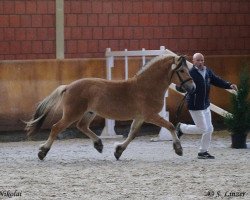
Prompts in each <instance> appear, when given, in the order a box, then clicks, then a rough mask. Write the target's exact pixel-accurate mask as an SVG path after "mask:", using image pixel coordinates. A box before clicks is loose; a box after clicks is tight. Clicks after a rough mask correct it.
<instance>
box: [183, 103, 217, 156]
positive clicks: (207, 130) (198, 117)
mask: <svg viewBox="0 0 250 200" xmlns="http://www.w3.org/2000/svg"><path fill="white" fill-rule="evenodd" d="M189 112H190V114H191V117H192V119H193V121H194V123H195V125H190V124H181V126H180V129H181V131H182V132H183V133H184V134H202V138H201V143H200V147H199V152H205V151H208V149H209V145H210V142H211V138H212V133H213V131H214V127H213V124H212V117H211V110H210V108H207V109H205V110H189Z"/></svg>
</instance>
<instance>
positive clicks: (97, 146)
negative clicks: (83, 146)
mask: <svg viewBox="0 0 250 200" xmlns="http://www.w3.org/2000/svg"><path fill="white" fill-rule="evenodd" d="M94 147H95V149H96V150H97V151H98V152H99V153H102V150H103V144H102V140H101V139H99V140H97V141H96V142H94Z"/></svg>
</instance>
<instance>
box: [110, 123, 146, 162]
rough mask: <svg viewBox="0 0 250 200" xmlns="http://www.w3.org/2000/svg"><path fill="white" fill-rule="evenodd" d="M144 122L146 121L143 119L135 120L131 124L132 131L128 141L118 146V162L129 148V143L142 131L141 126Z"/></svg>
mask: <svg viewBox="0 0 250 200" xmlns="http://www.w3.org/2000/svg"><path fill="white" fill-rule="evenodd" d="M143 121H144V120H142V119H134V121H133V122H132V124H131V127H130V131H129V134H128V137H127V138H126V140H125V141H124V142H123V143H121V144H118V145H116V147H115V152H114V155H115V157H116V159H117V160H119V158H120V157H121V155H122V153H123V151H124V150H125V149H126V148H127V146H128V145H129V143H130V142H131V141H132V140H133V139H134V138H135V137H136V135H137V133H138V131H139V130H140V127H141V125H142V124H143Z"/></svg>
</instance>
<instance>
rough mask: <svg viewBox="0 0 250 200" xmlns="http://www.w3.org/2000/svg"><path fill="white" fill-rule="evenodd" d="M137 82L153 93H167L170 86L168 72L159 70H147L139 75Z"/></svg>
mask: <svg viewBox="0 0 250 200" xmlns="http://www.w3.org/2000/svg"><path fill="white" fill-rule="evenodd" d="M137 84H138V86H139V87H140V88H143V90H146V92H148V93H149V94H150V93H151V94H152V95H161V94H165V92H166V90H167V88H168V86H169V81H168V74H166V73H163V72H161V71H160V70H159V71H155V70H154V71H153V70H147V71H145V72H143V73H142V74H140V75H138V76H137Z"/></svg>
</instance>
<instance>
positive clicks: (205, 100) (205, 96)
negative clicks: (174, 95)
mask: <svg viewBox="0 0 250 200" xmlns="http://www.w3.org/2000/svg"><path fill="white" fill-rule="evenodd" d="M189 73H190V75H191V77H192V78H193V80H194V82H195V84H196V89H195V91H194V93H192V94H188V95H187V98H186V100H187V104H188V109H189V110H204V109H206V108H208V107H209V105H210V100H209V92H210V85H211V84H212V85H214V86H217V87H220V88H224V89H230V85H231V83H229V82H226V81H224V80H222V79H221V78H220V77H218V76H217V75H215V74H214V73H213V72H212V70H210V69H209V68H206V74H205V79H204V78H203V76H202V75H201V74H200V73H199V72H198V69H197V68H196V67H194V66H193V67H192V68H191V69H190V71H189Z"/></svg>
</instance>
